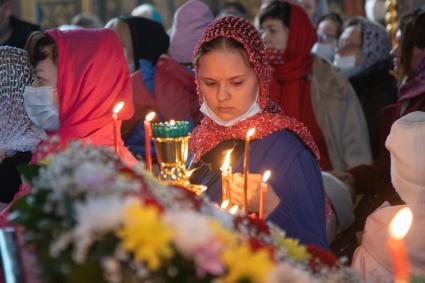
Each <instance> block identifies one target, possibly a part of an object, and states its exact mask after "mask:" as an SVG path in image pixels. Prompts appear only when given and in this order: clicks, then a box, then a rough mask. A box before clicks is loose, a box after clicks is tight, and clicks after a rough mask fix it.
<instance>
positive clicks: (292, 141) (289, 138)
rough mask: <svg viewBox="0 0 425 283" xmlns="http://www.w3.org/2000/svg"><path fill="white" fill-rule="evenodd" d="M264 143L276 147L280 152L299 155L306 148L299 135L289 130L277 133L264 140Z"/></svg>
mask: <svg viewBox="0 0 425 283" xmlns="http://www.w3.org/2000/svg"><path fill="white" fill-rule="evenodd" d="M262 142H263V143H265V144H267V145H269V146H270V147H276V148H278V149H279V151H280V152H286V151H287V150H288V151H291V152H293V153H298V152H300V151H302V150H304V149H305V148H306V145H305V144H304V142H303V141H302V140H301V139H300V138H299V137H298V135H297V134H296V133H294V132H292V131H290V130H288V129H283V130H280V131H276V132H274V133H272V134H270V135H268V136H266V137H264V138H263V139H262Z"/></svg>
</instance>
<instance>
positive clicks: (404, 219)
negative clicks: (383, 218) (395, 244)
mask: <svg viewBox="0 0 425 283" xmlns="http://www.w3.org/2000/svg"><path fill="white" fill-rule="evenodd" d="M412 221H413V214H412V211H411V210H410V208H408V207H405V208H403V209H401V210H400V211H399V212H398V213H397V214H396V216H394V218H393V220H392V221H391V223H390V235H391V237H393V238H395V239H398V240H401V239H403V238H404V237H405V236H406V235H407V233H408V232H409V229H410V226H411V225H412Z"/></svg>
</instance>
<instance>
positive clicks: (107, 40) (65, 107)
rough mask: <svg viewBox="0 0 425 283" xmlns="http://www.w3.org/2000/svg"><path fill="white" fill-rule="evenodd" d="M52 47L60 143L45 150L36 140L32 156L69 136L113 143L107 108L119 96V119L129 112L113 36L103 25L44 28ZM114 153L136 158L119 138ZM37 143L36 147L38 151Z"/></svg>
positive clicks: (125, 74)
mask: <svg viewBox="0 0 425 283" xmlns="http://www.w3.org/2000/svg"><path fill="white" fill-rule="evenodd" d="M47 33H48V35H49V36H51V37H52V38H53V39H54V41H55V43H56V46H57V49H58V60H57V66H58V82H57V88H58V93H59V111H60V114H59V117H60V127H59V130H58V131H56V132H53V133H50V136H53V135H55V136H59V138H60V145H59V146H58V147H56V148H48V149H45V147H46V146H45V145H46V144H44V147H43V148H42V145H39V147H38V150H36V154H34V158H33V161H37V160H40V159H41V158H43V157H45V156H47V155H48V154H50V153H52V152H54V151H57V150H60V149H62V148H64V147H66V145H67V144H68V142H69V141H71V140H82V141H87V142H89V143H93V144H96V145H100V146H109V147H112V146H113V145H114V132H113V123H112V109H113V107H114V106H115V104H116V103H118V102H119V101H123V102H124V103H125V106H124V108H123V109H122V111H121V112H120V113H119V114H118V119H119V126H120V125H121V120H127V119H130V118H131V117H132V116H133V114H134V107H133V98H132V90H131V81H130V73H129V70H128V66H127V64H126V61H125V57H124V52H123V49H122V46H121V44H120V41H119V39H118V37H117V35H116V34H115V33H114V32H113V31H112V30H109V29H98V30H68V31H60V30H50V31H48V32H47ZM118 143H119V156H120V157H121V159H122V160H123V161H124V162H125V163H127V165H133V164H134V163H135V162H136V160H135V158H134V157H133V156H132V155H131V154H130V152H128V150H127V148H126V147H125V146H124V144H123V142H122V140H121V138H119V141H118ZM41 148H42V150H40V149H41Z"/></svg>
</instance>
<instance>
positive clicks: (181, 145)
mask: <svg viewBox="0 0 425 283" xmlns="http://www.w3.org/2000/svg"><path fill="white" fill-rule="evenodd" d="M152 129H153V136H154V137H153V140H154V143H155V148H156V154H157V158H158V163H159V166H160V172H159V179H160V180H161V181H162V182H163V183H165V184H167V185H174V186H180V187H184V188H186V189H188V190H189V191H192V192H193V193H195V194H197V195H200V194H202V192H204V191H205V190H206V187H205V186H202V185H196V184H190V182H189V177H190V174H189V173H188V171H187V169H186V162H187V159H188V156H189V138H190V135H189V133H188V132H189V123H188V122H181V121H179V122H175V121H170V122H166V123H158V124H154V125H152Z"/></svg>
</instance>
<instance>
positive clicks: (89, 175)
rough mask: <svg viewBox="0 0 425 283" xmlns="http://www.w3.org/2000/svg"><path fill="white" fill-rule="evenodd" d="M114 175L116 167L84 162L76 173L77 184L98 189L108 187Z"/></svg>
mask: <svg viewBox="0 0 425 283" xmlns="http://www.w3.org/2000/svg"><path fill="white" fill-rule="evenodd" d="M114 176H115V168H113V167H112V166H105V165H104V164H96V163H94V162H84V163H82V164H81V165H80V166H79V167H77V168H76V170H75V173H74V177H75V182H76V184H77V186H81V187H83V188H85V189H95V190H98V191H99V190H103V189H104V188H106V187H108V186H109V185H110V182H111V181H112V180H113V178H114Z"/></svg>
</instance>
